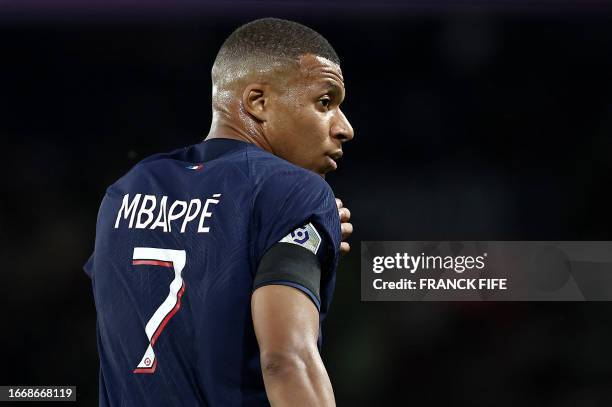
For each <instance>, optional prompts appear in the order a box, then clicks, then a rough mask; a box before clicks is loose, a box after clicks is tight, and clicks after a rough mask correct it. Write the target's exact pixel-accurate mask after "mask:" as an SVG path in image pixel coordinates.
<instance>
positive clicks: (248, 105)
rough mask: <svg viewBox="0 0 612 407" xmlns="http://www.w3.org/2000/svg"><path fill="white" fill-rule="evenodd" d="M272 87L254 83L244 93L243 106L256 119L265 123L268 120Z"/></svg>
mask: <svg viewBox="0 0 612 407" xmlns="http://www.w3.org/2000/svg"><path fill="white" fill-rule="evenodd" d="M269 97H270V87H269V86H268V85H266V84H263V83H252V84H250V85H248V86H247V87H246V88H245V89H244V92H242V105H243V106H244V109H245V110H246V111H247V112H248V113H249V114H250V115H251V116H253V117H254V118H255V119H257V120H259V121H260V122H265V121H266V120H267V119H268V108H269V100H268V99H269Z"/></svg>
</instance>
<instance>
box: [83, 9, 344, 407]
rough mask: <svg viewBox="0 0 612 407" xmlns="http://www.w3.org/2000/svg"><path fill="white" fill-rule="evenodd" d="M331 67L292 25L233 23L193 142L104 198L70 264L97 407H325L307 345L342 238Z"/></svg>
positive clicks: (320, 46) (308, 36)
mask: <svg viewBox="0 0 612 407" xmlns="http://www.w3.org/2000/svg"><path fill="white" fill-rule="evenodd" d="M339 63H340V62H339V59H338V56H337V55H336V53H335V51H334V50H333V48H332V47H331V46H330V44H329V43H328V42H327V41H326V40H325V39H324V38H323V37H322V36H321V35H320V34H318V33H317V32H315V31H313V30H312V29H310V28H308V27H305V26H303V25H301V24H298V23H295V22H291V21H286V20H280V19H274V18H266V19H260V20H256V21H253V22H250V23H248V24H246V25H244V26H242V27H240V28H238V29H237V30H236V31H234V32H233V33H232V34H231V35H230V36H229V37H228V38H227V39H226V41H225V42H224V44H223V45H222V47H221V49H220V50H219V53H218V55H217V58H216V60H215V63H214V65H213V68H212V81H213V97H212V105H213V106H212V107H213V120H212V124H211V128H210V132H209V134H208V136H207V138H206V140H205V141H203V142H201V143H199V144H196V145H193V146H190V147H185V148H182V149H179V150H177V151H174V152H171V153H167V154H158V155H154V156H152V157H149V158H147V159H145V160H143V161H141V162H140V163H138V164H137V165H136V166H135V167H134V168H133V169H132V170H130V171H129V172H128V173H127V174H126V175H125V176H123V177H122V178H121V179H119V180H118V181H117V182H116V183H115V184H113V185H112V186H110V187H109V188H108V189H107V191H106V195H105V196H104V199H103V201H102V204H101V206H100V211H99V214H98V221H97V226H96V242H95V250H94V254H93V255H92V257H91V258H90V260H89V262H88V263H87V265H86V266H85V270H86V272H87V274H88V275H89V276H90V277H91V281H92V285H93V292H94V299H95V304H96V312H97V339H98V350H99V356H100V405H101V406H262V405H268V404H272V405H274V406H292V407H295V406H331V405H334V404H335V402H334V395H333V391H332V387H331V384H330V380H329V377H328V375H327V372H326V370H325V367H324V365H323V363H322V360H321V356H320V348H321V341H322V323H323V321H324V319H325V316H326V314H327V312H328V310H329V305H330V301H331V298H332V294H333V290H334V284H335V272H336V266H337V262H338V258H339V254H340V252H341V251H347V250H348V249H349V247H348V244H347V243H346V242H343V240H345V238H346V236H347V235H349V234H350V233H351V231H352V226H351V224H350V223H348V218H349V216H350V213H349V212H348V210H346V209H345V208H342V207H341V204H340V203H339V202H336V199H335V197H334V194H333V192H332V190H331V189H330V187H329V185H328V184H327V183H326V182H325V180H324V178H323V176H324V175H325V174H326V173H327V172H329V171H332V170H334V169H336V166H337V164H336V161H337V160H338V159H339V158H340V157H341V156H342V145H343V143H344V142H346V141H349V140H351V139H352V138H353V129H352V127H351V125H350V124H349V122H348V120H347V119H346V117H345V116H344V114H343V113H342V111H341V110H340V104H341V103H342V101H343V99H344V83H343V77H342V72H341V70H340V65H339ZM341 220H342V221H343V222H341Z"/></svg>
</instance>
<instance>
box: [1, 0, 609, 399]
mask: <svg viewBox="0 0 612 407" xmlns="http://www.w3.org/2000/svg"><path fill="white" fill-rule="evenodd" d="M264 16H275V17H282V18H289V19H294V20H297V21H300V22H302V23H304V24H307V25H309V26H311V27H313V28H314V29H316V30H318V31H319V32H321V33H322V34H323V35H324V36H326V37H327V38H328V39H329V40H330V42H331V43H332V45H333V46H334V47H335V48H336V50H337V52H338V54H339V55H340V57H341V59H342V67H343V71H344V75H345V79H346V87H347V98H346V101H345V104H344V111H345V112H346V114H347V116H348V118H349V119H350V120H351V122H352V124H353V126H354V128H355V134H356V136H355V139H354V141H353V142H352V143H350V144H348V145H346V151H345V152H346V154H345V158H344V159H343V162H342V163H341V168H340V169H339V170H338V171H337V172H336V173H334V174H332V175H330V176H329V177H328V181H329V182H330V184H331V185H332V187H333V188H334V190H335V191H336V194H337V196H338V197H340V198H341V199H343V201H344V202H345V204H346V206H348V207H349V208H350V209H351V211H352V213H353V223H354V226H355V233H354V235H353V237H352V240H351V242H352V247H353V251H352V253H351V254H350V255H349V256H347V257H346V258H345V259H344V261H343V262H342V265H341V268H340V270H339V274H338V285H337V290H336V296H335V300H334V304H333V306H332V311H331V314H330V317H329V320H328V324H327V332H326V338H325V339H326V344H325V349H324V350H325V354H324V358H325V361H326V364H327V367H328V370H329V372H330V375H331V378H332V382H333V384H334V388H335V392H336V397H337V401H338V404H339V405H341V406H400V405H402V406H403V405H443V404H451V405H461V406H491V405H496V406H606V405H610V404H611V403H612V387H611V386H610V383H611V380H612V369H611V368H610V362H611V361H612V345H611V344H612V305H611V304H609V303H361V302H360V293H359V241H361V240H452V239H456V240H612V234H611V233H612V232H610V231H611V230H612V218H611V215H610V209H611V208H612V205H611V204H612V201H611V199H610V193H609V189H610V187H611V185H612V184H611V181H612V176H611V170H612V160H611V154H612V141H611V135H612V133H611V132H612V96H611V95H612V93H611V91H612V7H609V3H608V4H606V3H605V2H602V1H586V2H585V1H579V0H573V1H572V0H566V1H553V0H550V1H539V2H529V1H526V0H525V1H512V2H511V1H505V2H504V1H497V2H484V1H480V2H452V1H438V2H434V3H432V2H426V1H421V2H414V1H413V2H409V3H402V2H393V1H392V2H385V3H377V2H366V1H360V2H349V1H334V2H314V3H312V2H311V3H306V2H301V3H281V2H268V1H264V2H254V1H243V2H228V1H225V2H212V1H205V2H196V1H195V0H182V1H178V2H165V3H164V2H145V1H144V0H142V1H138V0H130V1H123V0H113V1H105V2H102V1H93V2H86V4H85V2H82V1H77V0H63V1H42V0H38V1H37V0H24V1H6V0H4V1H0V49H1V50H2V54H1V55H0V61H1V70H2V76H1V81H2V87H1V93H2V96H1V97H0V112H2V113H1V114H2V120H0V134H1V135H2V139H3V140H4V142H3V145H4V149H5V150H4V151H5V153H4V154H5V155H4V157H5V158H4V159H3V162H4V163H5V164H4V170H3V174H4V175H3V183H2V185H3V193H2V199H1V200H0V231H1V233H0V242H1V247H2V251H3V256H2V257H3V259H4V262H3V269H4V270H3V272H2V276H3V281H4V283H3V285H2V286H3V295H2V300H1V301H2V304H3V306H2V308H3V310H4V321H3V323H2V335H0V345H1V346H0V349H1V352H2V354H1V356H2V366H3V367H2V369H0V371H1V376H0V384H3V385H9V384H22V385H65V384H66V385H67V384H70V385H77V386H78V400H79V403H78V404H79V405H95V403H96V400H97V392H98V387H97V386H98V360H97V351H96V343H95V309H94V305H93V299H92V296H91V290H90V284H89V280H88V279H87V277H86V275H85V274H84V273H83V272H82V269H81V267H82V264H83V263H84V262H85V261H86V260H87V258H88V256H89V254H90V252H91V250H92V248H93V240H94V230H95V220H96V213H97V208H98V204H99V201H100V199H101V197H102V196H103V194H104V190H105V188H106V187H107V186H108V185H110V184H111V183H112V182H113V181H114V180H115V179H117V178H118V177H119V176H121V175H122V174H123V173H124V172H126V171H127V170H128V169H129V168H130V167H131V166H132V165H133V164H135V163H136V162H137V161H139V160H140V159H142V158H144V157H146V156H148V155H150V154H152V153H155V152H160V151H167V150H172V149H174V148H176V147H180V146H183V145H187V144H193V143H197V142H198V141H199V140H200V139H201V138H202V137H203V136H204V135H205V134H206V132H207V130H208V126H209V123H210V116H211V114H210V92H211V89H210V78H209V72H210V68H211V65H212V62H213V60H214V57H215V55H216V52H217V50H218V48H219V46H220V45H221V43H222V41H223V39H224V38H225V37H226V36H227V35H228V34H229V33H230V32H231V31H232V30H233V29H234V28H236V27H237V26H239V25H240V24H242V23H244V22H247V21H249V20H251V19H254V18H257V17H264Z"/></svg>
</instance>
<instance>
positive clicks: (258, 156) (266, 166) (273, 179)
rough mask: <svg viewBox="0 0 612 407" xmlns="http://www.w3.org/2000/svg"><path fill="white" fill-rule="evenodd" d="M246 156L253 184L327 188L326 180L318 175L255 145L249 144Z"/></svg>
mask: <svg viewBox="0 0 612 407" xmlns="http://www.w3.org/2000/svg"><path fill="white" fill-rule="evenodd" d="M247 157H248V161H249V169H250V173H251V177H252V179H253V181H254V183H255V185H259V186H261V185H264V184H271V185H272V186H274V185H282V184H291V185H294V186H299V185H301V186H303V187H305V186H311V187H317V188H324V189H326V188H329V185H328V184H327V182H325V180H324V179H323V178H322V177H321V176H320V175H317V174H315V173H314V172H312V171H309V170H307V169H305V168H302V167H299V166H297V165H295V164H293V163H290V162H289V161H287V160H285V159H283V158H281V157H278V156H276V155H274V154H272V153H270V152H267V151H265V150H262V149H260V148H258V147H256V146H249V147H248V148H247ZM296 184H299V185H296Z"/></svg>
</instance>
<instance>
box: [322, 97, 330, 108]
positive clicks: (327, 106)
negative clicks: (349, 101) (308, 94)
mask: <svg viewBox="0 0 612 407" xmlns="http://www.w3.org/2000/svg"><path fill="white" fill-rule="evenodd" d="M319 102H321V104H322V105H323V106H324V107H325V108H329V105H330V104H331V99H330V98H323V99H320V100H319Z"/></svg>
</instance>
